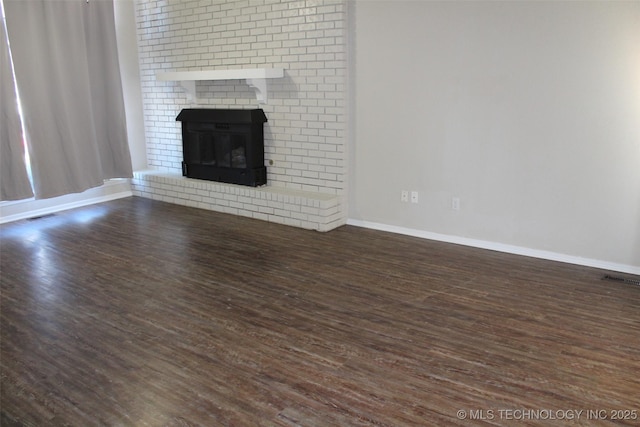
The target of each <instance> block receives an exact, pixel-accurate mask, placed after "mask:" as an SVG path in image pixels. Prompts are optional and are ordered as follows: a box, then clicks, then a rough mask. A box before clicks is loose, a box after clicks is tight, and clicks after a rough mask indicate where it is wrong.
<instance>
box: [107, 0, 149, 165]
mask: <svg viewBox="0 0 640 427" xmlns="http://www.w3.org/2000/svg"><path fill="white" fill-rule="evenodd" d="M133 2H134V0H116V1H114V2H113V5H114V13H115V21H116V37H117V40H118V57H119V60H120V74H121V76H122V87H123V92H124V106H125V113H126V119H127V134H128V136H129V152H130V153H131V164H132V166H133V170H141V169H146V167H147V146H146V141H145V135H144V116H143V114H142V89H141V85H140V67H139V66H138V43H137V40H138V39H137V35H136V20H135V7H134V3H133Z"/></svg>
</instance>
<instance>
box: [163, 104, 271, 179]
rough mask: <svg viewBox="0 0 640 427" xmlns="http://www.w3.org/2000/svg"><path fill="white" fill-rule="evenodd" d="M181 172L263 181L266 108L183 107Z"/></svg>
mask: <svg viewBox="0 0 640 427" xmlns="http://www.w3.org/2000/svg"><path fill="white" fill-rule="evenodd" d="M176 120H177V121H181V122H182V151H183V162H182V175H184V176H187V177H189V178H198V179H206V180H209V181H219V182H227V183H232V184H241V185H249V186H253V187H256V186H259V185H264V184H266V182H267V170H266V167H265V166H264V131H263V124H264V123H265V122H266V121H267V117H266V116H265V115H264V111H263V110H261V109H256V110H220V109H184V110H182V111H181V112H180V114H178V117H176Z"/></svg>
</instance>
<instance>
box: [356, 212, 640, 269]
mask: <svg viewBox="0 0 640 427" xmlns="http://www.w3.org/2000/svg"><path fill="white" fill-rule="evenodd" d="M347 224H348V225H353V226H355V227H363V228H370V229H373V230H380V231H388V232H390V233H396V234H404V235H407V236H413V237H419V238H422V239H428V240H436V241H439V242H446V243H454V244H456V245H464V246H471V247H474V248H481V249H488V250H492V251H498V252H505V253H510V254H514V255H523V256H528V257H532V258H540V259H546V260H550V261H558V262H564V263H567V264H576V265H582V266H585V267H594V268H600V269H603V270H610V271H618V272H622V273H629V274H637V275H640V267H637V266H633V265H626V264H618V263H613V262H608V261H601V260H597V259H591V258H582V257H577V256H572V255H565V254H560V253H557V252H550V251H541V250H538V249H530V248H525V247H522V246H514V245H506V244H503V243H496V242H489V241H486V240H476V239H469V238H466V237H459V236H451V235H447V234H439V233H432V232H429V231H423V230H416V229H413V228H406V227H399V226H395V225H387V224H381V223H377V222H370V221H362V220H357V219H349V220H348V221H347Z"/></svg>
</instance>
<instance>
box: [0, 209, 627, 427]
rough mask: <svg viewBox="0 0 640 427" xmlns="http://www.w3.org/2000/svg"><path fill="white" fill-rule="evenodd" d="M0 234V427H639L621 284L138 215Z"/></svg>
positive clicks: (384, 245)
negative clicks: (617, 417) (614, 417)
mask: <svg viewBox="0 0 640 427" xmlns="http://www.w3.org/2000/svg"><path fill="white" fill-rule="evenodd" d="M0 230H1V234H0V236H1V241H0V242H1V245H2V246H1V247H0V250H1V256H0V260H1V264H0V266H1V270H0V275H1V284H2V300H1V320H2V324H1V337H0V338H1V341H0V345H1V355H0V356H1V358H0V363H1V369H2V372H1V386H2V389H1V401H0V408H1V409H0V411H1V414H2V418H1V420H0V422H1V423H2V426H3V427H4V426H19V425H29V426H50V425H55V426H58V425H60V426H62V425H71V426H97V425H105V426H196V425H198V426H429V425H434V426H446V425H505V426H507V425H508V426H513V425H518V426H524V425H567V424H570V425H609V424H611V425H614V424H627V425H639V424H640V421H638V419H637V418H638V417H640V414H638V411H640V287H638V286H633V285H629V284H625V283H618V282H611V281H605V280H601V278H602V276H603V275H604V274H605V273H607V272H603V271H600V270H596V269H591V268H584V267H578V266H571V265H566V264H560V263H554V262H549V261H543V260H536V259H530V258H525V257H519V256H513V255H507V254H501V253H496V252H490V251H484V250H479V249H473V248H466V247H462V246H456V245H449V244H443V243H437V242H431V241H426V240H420V239H416V238H411V237H406V236H398V235H392V234H388V233H383V232H378V231H372V230H366V229H359V228H355V227H351V226H345V227H342V228H340V229H338V230H334V231H332V232H329V233H325V234H321V233H317V232H313V231H305V230H300V229H295V228H290V227H285V226H280V225H275V224H269V223H265V222H262V221H256V220H251V219H246V218H239V217H233V216H229V215H224V214H218V213H213V212H208V211H203V210H197V209H191V208H185V207H181V206H175V205H170V204H165V203H161V202H154V201H151V200H146V199H141V198H128V199H121V200H116V201H113V202H108V203H104V204H99V205H95V206H90V207H85V208H81V209H76V210H73V211H67V212H62V213H58V214H56V215H53V216H48V217H44V218H40V219H38V220H32V221H19V222H15V223H12V224H7V225H4V226H2V227H1V228H0ZM522 410H532V411H538V412H537V414H538V415H539V416H538V418H540V417H544V416H545V412H544V411H553V415H552V416H553V417H555V418H557V417H558V416H559V415H562V416H565V417H566V416H568V415H569V414H570V413H569V412H568V411H579V410H583V411H585V412H583V413H582V414H581V415H580V417H577V416H576V415H577V412H576V413H574V419H573V420H571V421H570V422H569V421H567V420H554V419H553V418H552V419H551V420H548V419H547V420H540V419H535V416H536V413H535V412H531V413H528V414H529V418H530V417H531V416H533V419H526V418H524V414H525V413H523V412H518V411H522ZM589 410H591V411H600V412H597V413H594V412H592V413H591V416H590V418H587V415H588V413H587V412H586V411H589ZM603 410H604V411H607V412H606V414H605V413H603V412H601V411H603ZM614 410H622V411H624V410H627V411H630V412H629V416H628V417H624V414H625V413H624V412H620V413H617V414H618V415H621V416H623V418H628V419H626V420H616V421H613V420H611V419H607V420H602V419H600V420H596V419H594V414H598V415H599V416H602V415H606V416H607V418H611V417H612V414H614V415H615V414H616V413H612V412H610V411H614ZM459 411H464V412H459ZM509 411H511V412H509ZM560 411H564V412H560ZM631 411H636V412H635V413H636V414H637V416H636V419H633V415H632V414H633V412H631ZM550 413H551V412H547V413H546V414H547V416H549V415H548V414H550Z"/></svg>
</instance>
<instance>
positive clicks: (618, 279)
mask: <svg viewBox="0 0 640 427" xmlns="http://www.w3.org/2000/svg"><path fill="white" fill-rule="evenodd" d="M602 280H613V281H614V282H623V283H628V284H630V285H639V286H640V280H638V279H629V278H627V277H620V276H610V275H608V274H605V276H604V277H603V278H602Z"/></svg>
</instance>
